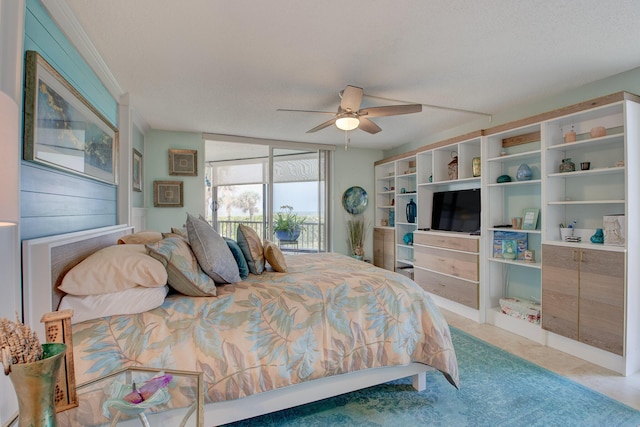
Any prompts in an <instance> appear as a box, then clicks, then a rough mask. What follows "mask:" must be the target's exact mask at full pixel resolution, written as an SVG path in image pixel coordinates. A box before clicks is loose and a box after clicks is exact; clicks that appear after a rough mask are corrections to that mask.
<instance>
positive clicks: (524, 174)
mask: <svg viewBox="0 0 640 427" xmlns="http://www.w3.org/2000/svg"><path fill="white" fill-rule="evenodd" d="M532 176H533V174H532V173H531V168H530V167H529V165H528V164H526V163H523V164H521V165H520V167H519V168H518V170H517V171H516V179H517V180H518V181H530V180H531V177H532Z"/></svg>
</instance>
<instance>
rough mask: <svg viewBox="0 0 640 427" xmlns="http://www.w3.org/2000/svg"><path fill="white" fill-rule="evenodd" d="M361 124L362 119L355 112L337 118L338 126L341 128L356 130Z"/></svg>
mask: <svg viewBox="0 0 640 427" xmlns="http://www.w3.org/2000/svg"><path fill="white" fill-rule="evenodd" d="M359 125H360V119H358V116H356V115H355V114H353V113H349V114H345V115H343V116H341V117H338V118H337V119H336V127H337V128H338V129H340V130H344V131H348V130H354V129H355V128H357V127H358V126H359Z"/></svg>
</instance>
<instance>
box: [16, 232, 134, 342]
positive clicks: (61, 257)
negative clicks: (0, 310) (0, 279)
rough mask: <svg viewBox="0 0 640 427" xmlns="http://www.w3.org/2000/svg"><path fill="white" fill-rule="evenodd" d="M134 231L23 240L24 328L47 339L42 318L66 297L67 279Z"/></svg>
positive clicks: (81, 233) (76, 233) (61, 235)
mask: <svg viewBox="0 0 640 427" xmlns="http://www.w3.org/2000/svg"><path fill="white" fill-rule="evenodd" d="M132 232H133V227H131V226H128V225H114V226H111V227H103V228H96V229H92V230H85V231H78V232H75V233H68V234H59V235H56V236H49V237H42V238H38V239H31V240H24V241H23V242H22V306H23V310H24V313H23V317H24V322H25V324H28V325H29V326H30V327H31V328H32V329H33V330H35V331H36V332H37V333H38V336H39V337H44V336H45V335H44V325H43V324H42V323H41V322H40V319H41V318H42V315H44V314H45V313H48V312H51V311H55V310H57V308H58V305H59V304H60V299H61V298H62V296H63V295H64V294H63V293H62V292H60V291H59V290H58V285H60V283H61V282H62V278H63V277H64V275H65V274H66V273H67V272H68V271H69V270H71V268H73V267H74V266H75V265H77V264H78V263H79V262H80V261H82V260H83V259H85V258H86V257H88V256H89V255H91V254H92V253H94V252H96V251H97V250H99V249H102V248H104V247H107V246H111V245H115V244H116V243H117V242H118V239H119V238H120V237H122V236H124V235H126V234H131V233H132Z"/></svg>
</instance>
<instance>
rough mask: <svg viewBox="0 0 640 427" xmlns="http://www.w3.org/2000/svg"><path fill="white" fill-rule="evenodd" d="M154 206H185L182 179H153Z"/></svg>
mask: <svg viewBox="0 0 640 427" xmlns="http://www.w3.org/2000/svg"><path fill="white" fill-rule="evenodd" d="M153 206H154V207H156V208H181V207H183V206H184V197H183V195H182V181H153Z"/></svg>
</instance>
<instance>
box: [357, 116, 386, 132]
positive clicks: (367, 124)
mask: <svg viewBox="0 0 640 427" xmlns="http://www.w3.org/2000/svg"><path fill="white" fill-rule="evenodd" d="M358 129H360V130H363V131H365V132H369V133H371V134H375V133H378V132H380V131H381V130H382V129H381V128H380V126H378V125H377V124H375V123H373V122H372V121H371V120H369V119H365V118H364V117H360V124H359V125H358Z"/></svg>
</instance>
